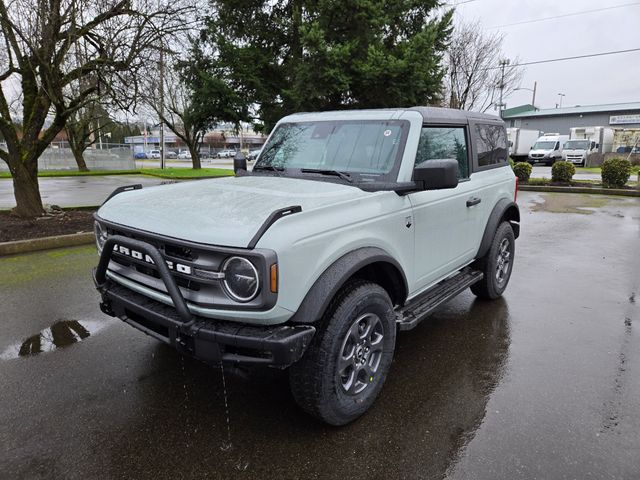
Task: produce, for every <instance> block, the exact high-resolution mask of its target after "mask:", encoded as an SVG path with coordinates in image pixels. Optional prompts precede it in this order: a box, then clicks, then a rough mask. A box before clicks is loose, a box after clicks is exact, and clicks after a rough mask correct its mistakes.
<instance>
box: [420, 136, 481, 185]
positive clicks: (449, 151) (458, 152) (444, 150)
mask: <svg viewBox="0 0 640 480" xmlns="http://www.w3.org/2000/svg"><path fill="white" fill-rule="evenodd" d="M467 152H468V148H467V137H466V135H465V129H464V127H423V128H422V132H421V133H420V142H419V143H418V153H417V154H416V165H420V164H421V163H423V162H428V161H429V160H441V159H454V160H456V161H457V162H458V178H459V179H462V178H469V160H468V156H467Z"/></svg>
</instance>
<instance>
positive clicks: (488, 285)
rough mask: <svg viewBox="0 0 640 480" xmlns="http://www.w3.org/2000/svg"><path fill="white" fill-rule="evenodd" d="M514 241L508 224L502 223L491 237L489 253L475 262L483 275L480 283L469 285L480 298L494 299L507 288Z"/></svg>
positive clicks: (513, 254)
mask: <svg viewBox="0 0 640 480" xmlns="http://www.w3.org/2000/svg"><path fill="white" fill-rule="evenodd" d="M515 249H516V241H515V236H514V234H513V229H512V228H511V224H509V222H502V223H501V224H500V226H499V227H498V228H497V230H496V233H495V234H494V236H493V241H492V242H491V246H490V247H489V251H488V252H487V253H486V254H485V256H484V257H482V258H481V259H479V260H477V261H476V265H475V266H476V268H477V269H478V270H480V271H481V272H482V273H484V277H483V279H482V280H481V281H479V282H477V283H474V284H473V285H471V291H472V292H473V293H474V294H475V295H476V296H478V297H480V298H486V299H491V300H493V299H495V298H498V297H500V296H501V295H502V293H503V292H504V291H505V289H506V288H507V284H508V283H509V279H510V278H511V270H512V269H513V260H514V256H515V251H516V250H515Z"/></svg>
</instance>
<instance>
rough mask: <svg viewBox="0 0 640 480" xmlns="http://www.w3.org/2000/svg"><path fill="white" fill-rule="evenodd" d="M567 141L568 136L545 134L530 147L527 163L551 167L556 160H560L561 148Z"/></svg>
mask: <svg viewBox="0 0 640 480" xmlns="http://www.w3.org/2000/svg"><path fill="white" fill-rule="evenodd" d="M567 140H569V135H560V134H558V133H545V134H544V135H542V136H541V137H540V138H538V141H537V142H536V143H535V144H534V145H533V147H531V151H530V152H529V156H528V158H527V161H528V162H529V163H531V164H534V163H544V164H545V165H553V164H554V163H555V162H556V160H561V159H562V146H563V145H564V144H565V142H566V141H567Z"/></svg>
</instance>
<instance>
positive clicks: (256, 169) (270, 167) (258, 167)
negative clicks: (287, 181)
mask: <svg viewBox="0 0 640 480" xmlns="http://www.w3.org/2000/svg"><path fill="white" fill-rule="evenodd" d="M260 170H263V171H269V172H276V173H277V174H278V175H279V176H280V175H281V174H282V172H284V167H276V166H275V165H256V166H254V167H253V171H254V172H259V171H260Z"/></svg>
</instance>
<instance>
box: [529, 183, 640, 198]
mask: <svg viewBox="0 0 640 480" xmlns="http://www.w3.org/2000/svg"><path fill="white" fill-rule="evenodd" d="M518 190H520V191H522V192H553V193H590V194H593V195H617V196H623V197H640V190H624V189H620V188H590V187H557V186H552V185H524V184H520V185H518Z"/></svg>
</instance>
